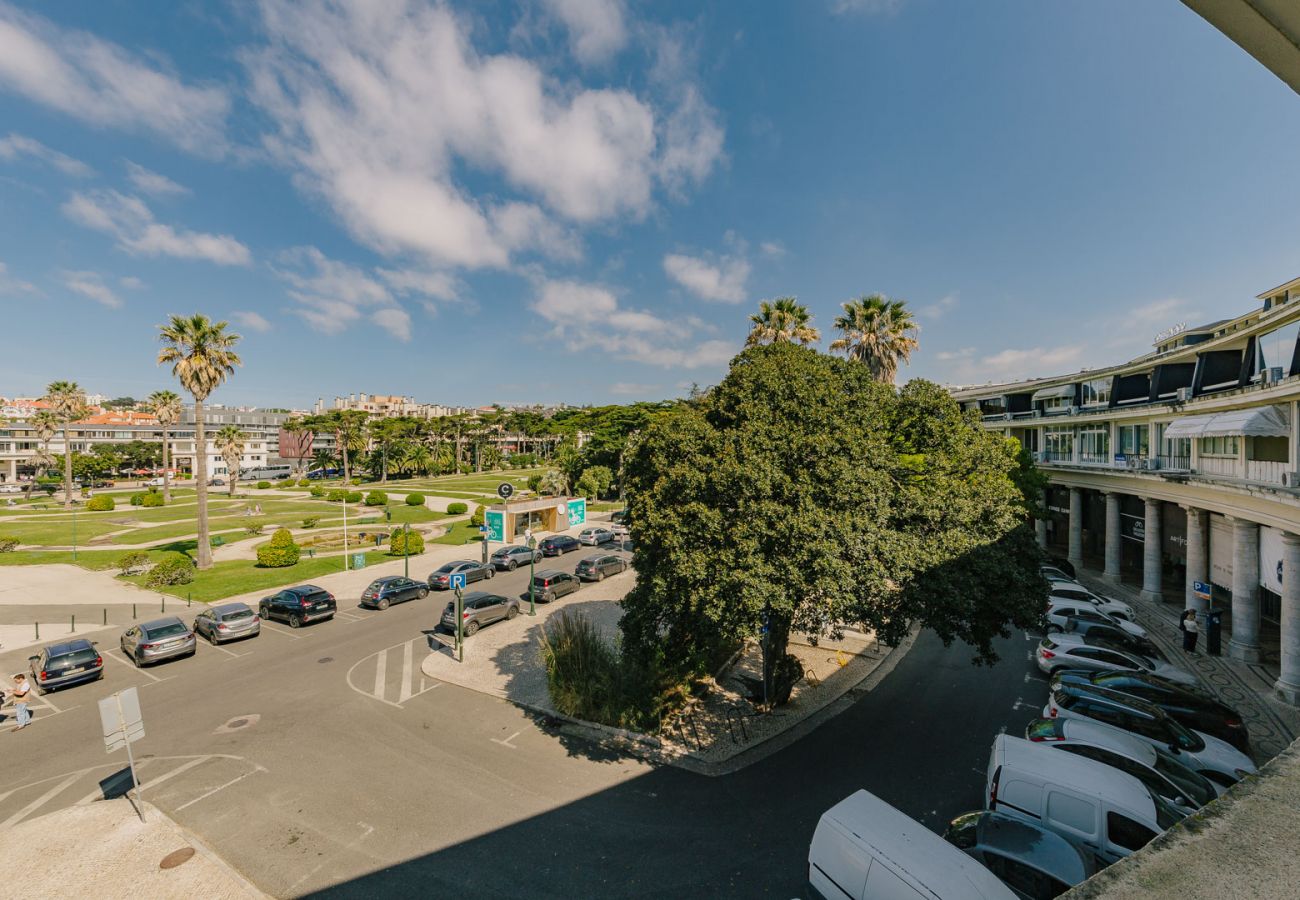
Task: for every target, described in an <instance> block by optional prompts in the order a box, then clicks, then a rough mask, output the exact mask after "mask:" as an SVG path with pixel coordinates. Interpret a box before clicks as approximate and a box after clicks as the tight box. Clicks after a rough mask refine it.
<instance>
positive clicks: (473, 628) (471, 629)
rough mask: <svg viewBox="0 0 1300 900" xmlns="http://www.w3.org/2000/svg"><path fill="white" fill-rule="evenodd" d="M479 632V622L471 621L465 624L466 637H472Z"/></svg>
mask: <svg viewBox="0 0 1300 900" xmlns="http://www.w3.org/2000/svg"><path fill="white" fill-rule="evenodd" d="M475 634H478V622H470V623H469V624H468V625H466V626H465V637H471V636H473V635H475Z"/></svg>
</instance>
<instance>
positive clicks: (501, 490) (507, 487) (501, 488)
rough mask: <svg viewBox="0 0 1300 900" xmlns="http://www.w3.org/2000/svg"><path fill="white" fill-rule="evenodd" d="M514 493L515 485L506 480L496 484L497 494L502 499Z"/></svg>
mask: <svg viewBox="0 0 1300 900" xmlns="http://www.w3.org/2000/svg"><path fill="white" fill-rule="evenodd" d="M514 495H515V486H514V485H513V484H511V483H510V482H508V481H503V482H501V483H500V484H498V485H497V496H498V497H500V498H501V499H502V500H509V499H510V498H511V497H513V496H514Z"/></svg>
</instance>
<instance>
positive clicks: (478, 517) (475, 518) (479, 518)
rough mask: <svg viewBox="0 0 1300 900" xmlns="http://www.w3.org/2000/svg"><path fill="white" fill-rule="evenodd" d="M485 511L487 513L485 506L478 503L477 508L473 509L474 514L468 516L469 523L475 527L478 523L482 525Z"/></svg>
mask: <svg viewBox="0 0 1300 900" xmlns="http://www.w3.org/2000/svg"><path fill="white" fill-rule="evenodd" d="M486 513H487V507H486V506H484V505H483V504H481V503H480V504H479V505H478V508H477V509H475V510H474V515H472V516H470V517H469V524H471V525H473V526H475V527H476V528H477V527H478V526H479V525H482V524H483V517H484V515H485V514H486Z"/></svg>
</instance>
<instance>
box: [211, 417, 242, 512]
mask: <svg viewBox="0 0 1300 900" xmlns="http://www.w3.org/2000/svg"><path fill="white" fill-rule="evenodd" d="M212 443H213V444H215V445H216V447H217V452H218V453H220V454H221V458H222V459H224V460H225V461H226V472H227V474H229V476H230V496H231V497H232V498H233V497H234V496H235V483H236V482H237V481H239V460H240V459H241V458H242V457H243V455H244V433H243V432H242V431H240V430H239V426H237V425H223V426H222V427H221V430H220V431H218V432H217V435H216V437H214V438H213V439H212Z"/></svg>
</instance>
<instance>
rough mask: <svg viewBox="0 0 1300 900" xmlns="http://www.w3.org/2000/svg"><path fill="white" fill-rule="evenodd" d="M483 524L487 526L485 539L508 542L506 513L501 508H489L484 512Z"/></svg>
mask: <svg viewBox="0 0 1300 900" xmlns="http://www.w3.org/2000/svg"><path fill="white" fill-rule="evenodd" d="M483 524H484V526H485V527H486V528H487V536H486V537H485V538H484V540H485V541H500V542H501V543H503V544H504V543H505V542H506V514H505V513H504V512H502V511H501V510H499V509H489V510H488V511H487V512H485V513H484V514H483Z"/></svg>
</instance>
